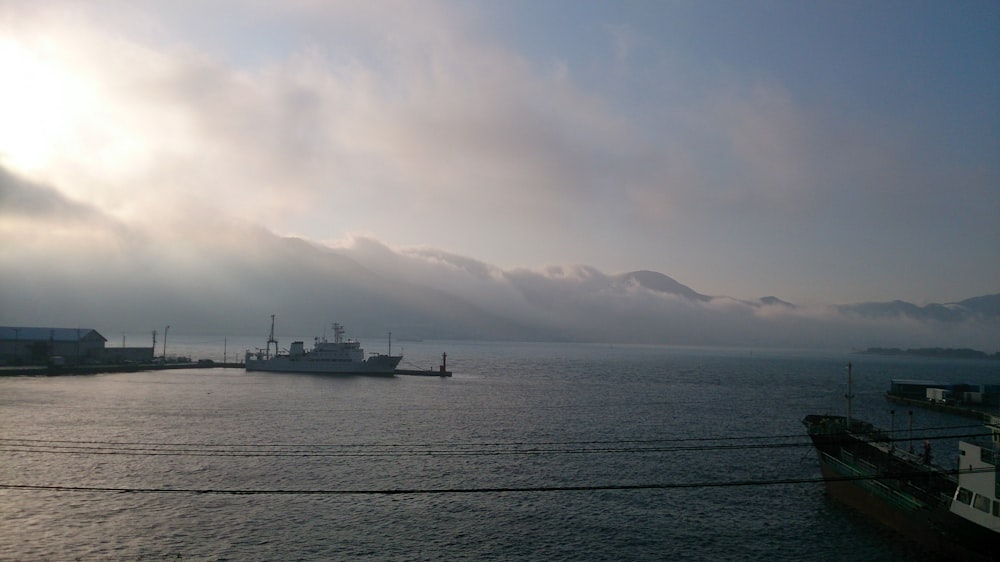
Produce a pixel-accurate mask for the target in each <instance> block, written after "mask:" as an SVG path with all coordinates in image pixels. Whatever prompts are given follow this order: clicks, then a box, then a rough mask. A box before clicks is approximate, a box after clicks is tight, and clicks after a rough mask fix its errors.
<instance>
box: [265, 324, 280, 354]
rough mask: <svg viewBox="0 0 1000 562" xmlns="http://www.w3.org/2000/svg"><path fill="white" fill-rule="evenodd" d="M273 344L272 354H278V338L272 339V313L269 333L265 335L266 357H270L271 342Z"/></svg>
mask: <svg viewBox="0 0 1000 562" xmlns="http://www.w3.org/2000/svg"><path fill="white" fill-rule="evenodd" d="M272 343H273V344H274V354H275V355H278V340H276V339H274V315H273V314H272V315H271V335H269V336H268V337H267V356H266V358H267V359H270V358H271V344H272Z"/></svg>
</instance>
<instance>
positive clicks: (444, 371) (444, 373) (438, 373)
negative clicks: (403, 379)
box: [394, 353, 451, 377]
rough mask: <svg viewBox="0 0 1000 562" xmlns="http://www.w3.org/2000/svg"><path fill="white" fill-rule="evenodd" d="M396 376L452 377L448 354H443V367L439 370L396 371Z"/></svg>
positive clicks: (440, 366)
mask: <svg viewBox="0 0 1000 562" xmlns="http://www.w3.org/2000/svg"><path fill="white" fill-rule="evenodd" d="M394 374H397V375H409V376H414V377H450V376H451V371H449V370H448V354H447V353H442V354H441V365H439V366H438V368H437V369H396V370H395V372H394Z"/></svg>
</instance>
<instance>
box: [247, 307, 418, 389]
mask: <svg viewBox="0 0 1000 562" xmlns="http://www.w3.org/2000/svg"><path fill="white" fill-rule="evenodd" d="M390 338H391V336H390ZM391 341H392V340H391V339H390V344H389V353H388V354H382V353H372V354H370V355H369V356H368V357H367V358H366V357H365V350H364V349H362V348H361V342H359V341H357V340H355V339H345V338H344V327H343V326H341V325H340V324H334V325H333V341H327V339H326V337H325V336H324V337H322V338H319V337H317V338H315V342H314V343H313V347H312V349H311V350H309V351H306V349H305V345H304V343H303V342H301V341H295V342H292V345H291V346H290V347H289V348H288V351H286V352H279V351H278V341H277V340H275V339H274V316H272V317H271V336H270V338H269V339H268V340H267V348H266V349H258V350H256V351H247V353H246V364H245V365H246V370H247V371H271V372H279V373H316V374H325V375H378V376H389V377H391V376H393V375H394V374H395V372H396V366H397V365H399V362H400V361H402V359H403V356H402V355H392V343H391ZM271 344H274V353H273V354H272V353H271Z"/></svg>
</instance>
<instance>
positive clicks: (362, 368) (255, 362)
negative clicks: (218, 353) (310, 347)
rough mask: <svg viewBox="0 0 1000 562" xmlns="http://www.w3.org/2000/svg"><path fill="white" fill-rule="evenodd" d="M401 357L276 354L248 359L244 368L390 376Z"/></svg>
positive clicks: (342, 374) (288, 371)
mask: <svg viewBox="0 0 1000 562" xmlns="http://www.w3.org/2000/svg"><path fill="white" fill-rule="evenodd" d="M402 359H403V358H402V357H401V356H389V355H379V356H375V357H369V358H368V359H366V360H364V361H309V360H303V359H300V358H291V357H288V356H278V357H272V358H270V359H252V358H251V359H248V360H247V362H246V370H247V371H264V372H270V373H309V374H314V375H340V376H357V375H364V376H380V377H391V376H393V375H394V374H395V373H396V366H397V365H399V362H400V361H401V360H402Z"/></svg>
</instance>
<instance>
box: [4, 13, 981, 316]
mask: <svg viewBox="0 0 1000 562" xmlns="http://www.w3.org/2000/svg"><path fill="white" fill-rule="evenodd" d="M0 72H2V74H3V79H2V82H3V87H2V88H0V172H2V173H3V174H4V175H5V177H7V178H16V183H17V185H18V186H21V187H24V186H30V187H31V189H30V190H27V189H24V190H22V189H20V188H18V190H13V189H8V190H7V191H6V192H5V193H0V196H3V199H0V207H6V208H5V209H4V208H0V263H3V264H4V267H6V268H10V267H30V264H31V263H33V260H39V259H41V260H44V261H47V262H48V266H47V267H50V268H52V271H53V274H54V275H59V274H60V273H64V274H65V275H67V276H69V275H70V274H71V272H73V274H78V273H79V272H80V271H81V270H82V269H85V268H86V265H81V264H83V263H84V262H86V263H90V264H94V263H95V261H94V260H95V259H100V260H104V263H106V262H108V261H110V262H113V263H116V264H119V265H121V264H130V265H129V266H132V267H147V266H148V265H149V261H145V260H149V259H151V258H150V256H149V254H151V253H152V254H156V255H170V256H172V259H174V260H179V261H180V262H183V261H184V260H185V259H188V258H189V261H190V262H191V264H192V265H190V267H196V266H197V264H196V262H197V259H195V258H194V257H193V256H194V255H195V254H197V253H198V251H199V249H200V248H201V247H202V246H203V244H204V242H205V239H206V238H205V237H211V236H218V237H221V238H226V239H231V240H230V242H231V246H230V248H231V251H233V252H252V251H254V250H255V249H254V248H248V247H246V245H245V244H243V242H247V240H245V239H240V238H239V236H236V235H233V234H231V233H229V232H228V231H227V232H223V230H224V227H223V226H222V225H227V224H233V225H240V228H244V227H248V228H249V227H252V228H261V229H264V230H266V231H268V232H270V233H273V234H276V235H278V236H292V237H299V238H302V239H304V240H306V241H309V242H310V243H314V244H317V245H320V246H323V247H328V248H332V249H337V248H349V247H355V246H356V244H358V243H359V242H358V241H364V240H373V241H376V242H377V245H378V246H379V247H384V248H388V249H390V250H391V251H395V252H403V253H409V254H408V255H415V254H414V253H415V252H422V254H421V255H425V256H427V255H437V254H436V253H438V254H440V255H448V256H451V257H452V258H454V259H457V258H459V257H460V258H462V259H465V260H467V262H468V263H475V264H479V266H481V267H483V268H485V270H490V271H491V270H493V268H496V269H497V270H500V271H522V270H527V271H537V272H545V271H555V270H558V268H559V267H581V266H582V267H588V268H594V269H595V270H596V271H599V272H602V273H604V274H607V275H613V274H618V273H625V272H629V271H635V270H653V271H658V272H662V273H664V274H667V275H669V276H671V277H673V278H674V279H676V280H678V281H680V282H682V283H683V284H685V285H687V286H689V287H692V288H694V289H695V290H697V291H698V292H700V293H703V294H708V295H728V296H731V297H734V298H737V299H752V298H758V297H762V296H765V295H776V296H778V297H780V298H781V299H783V300H785V301H790V302H794V303H796V304H835V303H855V302H867V301H884V300H892V299H904V300H907V301H911V302H914V303H917V304H924V303H931V302H953V301H958V300H961V299H965V298H968V297H975V296H980V295H986V294H991V293H996V292H998V287H1000V220H997V217H998V215H1000V141H998V131H1000V4H998V3H996V2H987V1H971V0H970V1H963V2H949V3H945V2H921V1H905V2H896V1H891V0H885V1H880V2H860V1H839V2H798V1H789V2H783V1H751V2H746V1H738V2H729V1H723V0H713V1H710V2H701V1H698V2H694V1H693V2H683V1H651V2H629V1H621V2H589V1H556V0H547V1H541V2H539V1H531V2H528V1H516V0H513V1H506V2H486V1H482V2H478V1H471V0H465V1H456V2H449V1H431V0H421V1H419V2H412V1H400V2H392V1H371V0H365V1H358V2H354V1H342V2H340V1H329V2H327V1H322V2H321V1H314V0H291V1H287V2H268V1H253V0H247V1H223V0H216V1H212V0H209V1H199V2H194V1H180V2H160V1H142V0H139V1H128V2H126V1H110V0H108V1H101V0H97V1H94V2H75V1H66V2H60V1H44V0H42V1H39V2H12V1H8V0H0ZM11 181H14V180H11ZM0 183H2V182H0ZM11 185H13V184H11ZM29 191H30V194H29ZM192 220H196V221H197V220H201V221H209V222H213V223H215V224H216V225H217V229H216V230H215V232H214V234H213V232H212V228H208V229H207V230H208V232H204V231H205V230H206V229H205V228H203V227H199V228H188V226H179V225H190V221H192ZM196 233H197V234H196ZM148 240H156V241H157V242H156V243H155V244H151V243H147V242H144V241H148ZM95 248H97V249H98V250H97V253H96V254H93V255H92V253H93V252H95ZM140 253H141V254H142V255H141V256H140V255H138V254H140ZM81 256H91V257H90V258H88V259H89V261H87V260H86V259H84V258H83V257H81ZM93 256H97V257H96V258H95V257H93ZM78 262H79V263H78ZM53 264H55V265H53ZM60 264H66V265H65V268H64V269H60V267H62V266H61V265H60ZM121 267H123V268H125V267H126V266H125V265H121ZM553 268H556V269H553Z"/></svg>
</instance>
